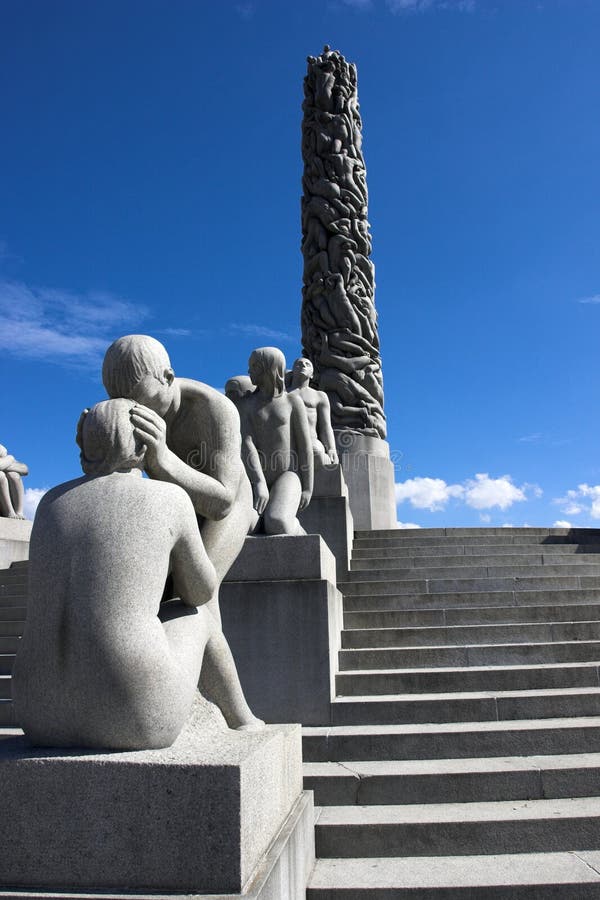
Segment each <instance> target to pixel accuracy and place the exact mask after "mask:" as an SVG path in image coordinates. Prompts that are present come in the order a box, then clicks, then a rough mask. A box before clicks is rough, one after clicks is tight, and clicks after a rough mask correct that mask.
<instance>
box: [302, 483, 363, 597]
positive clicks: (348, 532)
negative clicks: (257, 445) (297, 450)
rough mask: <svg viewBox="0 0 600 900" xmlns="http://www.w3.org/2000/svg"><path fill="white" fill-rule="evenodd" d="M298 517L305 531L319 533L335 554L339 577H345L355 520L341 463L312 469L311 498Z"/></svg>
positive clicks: (350, 552) (348, 564)
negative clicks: (313, 479)
mask: <svg viewBox="0 0 600 900" xmlns="http://www.w3.org/2000/svg"><path fill="white" fill-rule="evenodd" d="M298 519H299V520H300V524H301V525H302V527H303V528H304V530H305V531H306V532H307V533H308V534H320V535H321V537H322V538H323V539H324V541H325V543H326V544H327V546H328V547H329V549H330V550H331V552H332V553H333V555H334V556H335V561H336V568H337V577H338V580H340V581H341V580H342V579H344V578H345V577H346V575H347V573H348V569H349V568H350V557H351V554H352V539H353V537H354V523H353V520H352V513H351V512H350V503H349V501H348V488H347V487H346V482H345V481H344V476H343V474H342V468H341V466H339V465H338V466H332V467H331V468H328V469H317V470H316V471H315V485H314V490H313V495H312V499H311V501H310V503H309V505H308V507H307V508H306V509H305V510H303V511H302V512H301V513H298Z"/></svg>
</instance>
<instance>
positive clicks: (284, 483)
mask: <svg viewBox="0 0 600 900" xmlns="http://www.w3.org/2000/svg"><path fill="white" fill-rule="evenodd" d="M248 371H249V373H250V378H251V379H252V383H253V384H254V385H255V386H256V390H255V391H254V392H253V393H250V394H248V395H247V396H246V397H245V398H244V399H243V401H242V402H241V403H240V418H241V427H242V454H243V459H244V464H245V466H246V471H247V472H248V477H249V478H250V482H251V483H252V488H253V493H254V508H255V510H256V513H257V514H258V516H259V517H260V521H259V523H258V529H261V530H262V531H264V533H265V534H272V535H273V534H292V535H293V534H305V533H306V532H305V531H304V529H303V528H302V526H301V525H300V522H299V521H298V518H297V513H298V511H299V510H303V509H305V508H306V507H307V506H308V504H309V503H310V499H311V496H312V490H313V474H314V463H313V453H312V445H311V439H310V430H309V425H308V418H307V415H306V409H305V407H304V403H303V402H302V399H301V398H300V396H298V395H297V394H295V393H292V394H288V393H287V391H286V389H285V357H284V355H283V353H282V352H281V350H278V349H277V348H276V347H259V348H258V349H256V350H254V351H253V352H252V354H251V355H250V359H249V361H248Z"/></svg>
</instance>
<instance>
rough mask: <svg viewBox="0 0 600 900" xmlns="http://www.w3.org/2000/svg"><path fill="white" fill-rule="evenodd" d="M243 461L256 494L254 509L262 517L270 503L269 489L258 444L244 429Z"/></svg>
mask: <svg viewBox="0 0 600 900" xmlns="http://www.w3.org/2000/svg"><path fill="white" fill-rule="evenodd" d="M242 459H243V461H244V466H245V467H246V472H247V473H248V478H249V479H250V484H251V485H252V492H253V494H254V509H255V510H256V512H257V513H258V514H259V516H262V514H263V513H264V511H265V507H266V505H267V503H268V502H269V488H268V487H267V482H266V479H265V476H264V473H263V470H262V466H261V464H260V457H259V455H258V450H257V449H256V444H255V443H254V439H253V437H252V435H251V434H250V432H249V431H247V430H245V429H244V436H243V438H242Z"/></svg>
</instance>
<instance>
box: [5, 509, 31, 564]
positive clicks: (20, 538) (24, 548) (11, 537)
mask: <svg viewBox="0 0 600 900" xmlns="http://www.w3.org/2000/svg"><path fill="white" fill-rule="evenodd" d="M31 527H32V523H31V522H28V521H27V519H5V518H4V517H2V516H0V569H7V568H8V567H9V566H10V565H11V564H12V563H14V562H19V561H20V560H23V559H28V558H29V541H30V538H31Z"/></svg>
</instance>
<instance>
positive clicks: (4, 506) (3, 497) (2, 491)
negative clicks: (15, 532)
mask: <svg viewBox="0 0 600 900" xmlns="http://www.w3.org/2000/svg"><path fill="white" fill-rule="evenodd" d="M0 516H4V517H5V518H8V519H14V518H16V513H15V511H14V509H13V505H12V501H11V499H10V490H9V487H8V478H7V477H6V473H5V472H0Z"/></svg>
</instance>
